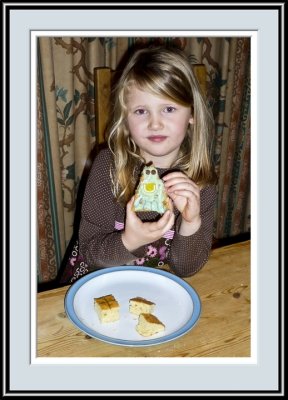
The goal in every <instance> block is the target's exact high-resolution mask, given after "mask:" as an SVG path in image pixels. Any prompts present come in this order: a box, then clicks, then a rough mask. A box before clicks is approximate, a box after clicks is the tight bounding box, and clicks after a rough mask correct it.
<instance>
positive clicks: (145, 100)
mask: <svg viewBox="0 0 288 400" xmlns="http://www.w3.org/2000/svg"><path fill="white" fill-rule="evenodd" d="M212 134H213V118H212V115H211V114H210V112H209V110H208V109H207V107H206V105H205V101H204V99H203V97H202V95H201V89H200V88H199V86H198V82H197V80H196V78H195V76H194V74H193V70H192V67H191V65H190V63H189V61H188V59H187V58H186V56H185V54H184V53H183V52H182V51H180V50H178V49H172V48H170V49H169V48H162V47H161V48H146V49H141V50H138V51H136V52H135V53H134V54H133V55H132V57H131V58H130V61H129V62H128V64H127V65H126V67H125V68H124V70H123V72H122V75H121V77H120V79H119V80H118V83H117V86H116V87H115V91H114V105H113V120H112V124H111V129H110V130H109V137H108V149H105V150H102V151H101V152H100V153H99V154H98V156H97V157H96V158H95V160H94V163H93V165H92V168H91V172H90V176H89V179H88V181H87V186H86V189H85V194H84V198H83V204H82V214H81V222H80V230H79V251H80V254H81V256H83V258H84V260H85V262H84V263H83V265H84V268H83V269H82V273H79V270H78V273H77V276H75V275H74V277H73V278H72V280H71V281H73V279H74V280H75V279H76V278H78V277H80V276H81V275H83V274H85V273H87V272H89V271H91V270H93V269H97V268H104V267H108V266H117V265H118V266H119V265H144V266H150V267H151V266H153V267H156V268H164V269H168V270H169V271H171V272H173V273H175V274H177V275H178V276H181V277H185V276H189V275H192V274H195V273H196V272H197V271H198V270H199V269H200V268H201V267H203V265H204V264H205V263H206V261H207V259H208V256H209V253H210V250H211V244H212V233H213V217H214V205H215V198H216V190H215V176H214V172H213V168H212V163H211V158H210V153H211V147H212ZM149 162H153V164H154V166H155V167H156V168H157V170H158V174H159V176H160V177H161V178H162V180H163V181H164V185H165V187H166V190H167V193H168V195H169V198H170V208H171V209H170V210H168V211H166V212H165V213H164V215H162V216H159V215H157V213H155V212H145V213H144V212H138V213H135V212H134V211H132V204H133V200H134V192H135V189H136V186H137V184H138V179H139V176H140V173H141V170H142V168H143V166H144V165H145V164H147V163H149Z"/></svg>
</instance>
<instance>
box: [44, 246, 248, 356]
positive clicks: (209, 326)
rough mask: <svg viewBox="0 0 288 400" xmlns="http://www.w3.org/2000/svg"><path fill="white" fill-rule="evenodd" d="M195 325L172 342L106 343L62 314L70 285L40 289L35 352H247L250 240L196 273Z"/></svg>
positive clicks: (216, 254)
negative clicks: (197, 303) (199, 306)
mask: <svg viewBox="0 0 288 400" xmlns="http://www.w3.org/2000/svg"><path fill="white" fill-rule="evenodd" d="M185 281H186V282H188V283H189V284H190V285H191V286H192V287H193V288H194V289H195V290H196V291H197V293H198V295H199V297H200V299H201V303H202V312H201V316H200V319H199V321H198V322H197V324H196V326H195V327H194V328H193V329H191V330H190V331H189V332H188V333H187V334H185V335H184V336H181V337H180V338H178V339H176V340H173V341H171V342H167V343H162V344H159V345H154V346H148V347H145V346H144V347H127V346H125V347H124V346H118V345H113V344H108V343H106V342H102V341H100V340H97V339H93V338H90V337H88V336H87V335H86V334H85V333H83V332H82V331H80V330H79V329H77V328H76V327H75V326H74V325H73V324H72V323H71V322H70V320H69V319H68V318H67V317H66V315H65V311H64V297H65V293H66V292H67V290H68V288H69V286H65V287H62V288H58V289H54V290H48V291H45V292H42V293H38V301H37V314H38V317H37V357H250V241H246V242H241V243H237V244H233V245H229V246H225V247H221V248H218V249H214V250H213V251H212V253H211V256H210V258H209V261H208V262H207V264H206V265H205V266H204V268H203V269H202V270H200V271H199V272H198V273H197V274H196V275H194V276H192V277H190V278H185Z"/></svg>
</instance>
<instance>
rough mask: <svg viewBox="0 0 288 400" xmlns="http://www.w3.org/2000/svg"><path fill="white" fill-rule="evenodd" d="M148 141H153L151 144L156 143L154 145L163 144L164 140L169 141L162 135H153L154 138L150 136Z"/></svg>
mask: <svg viewBox="0 0 288 400" xmlns="http://www.w3.org/2000/svg"><path fill="white" fill-rule="evenodd" d="M148 139H149V140H150V141H151V142H154V143H160V142H163V141H164V140H166V139H167V136H161V135H155V136H154V135H153V136H148Z"/></svg>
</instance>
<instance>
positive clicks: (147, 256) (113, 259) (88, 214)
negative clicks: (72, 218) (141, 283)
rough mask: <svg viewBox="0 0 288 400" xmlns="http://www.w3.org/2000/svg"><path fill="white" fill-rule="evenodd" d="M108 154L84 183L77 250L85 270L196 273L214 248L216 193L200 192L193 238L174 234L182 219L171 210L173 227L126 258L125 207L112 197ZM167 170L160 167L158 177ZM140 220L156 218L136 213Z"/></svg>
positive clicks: (99, 157)
mask: <svg viewBox="0 0 288 400" xmlns="http://www.w3.org/2000/svg"><path fill="white" fill-rule="evenodd" d="M112 165H113V158H112V153H111V152H110V150H109V149H105V150H102V151H101V152H100V153H99V154H98V155H97V157H96V158H95V160H94V162H93V165H92V168H91V171H90V175H89V178H88V181H87V185H86V189H85V193H84V198H83V203H82V212H81V221H80V229H79V251H80V254H81V255H82V256H83V257H84V259H85V261H86V263H87V264H88V266H89V270H91V271H92V270H94V269H99V268H105V267H111V266H121V265H139V266H148V267H155V268H161V269H167V270H169V271H171V272H173V273H175V274H177V275H178V276H181V277H185V276H189V275H193V274H195V273H196V272H197V271H198V270H199V269H200V268H202V267H203V265H204V264H205V263H206V261H207V260H208V257H209V253H210V250H211V245H212V232H213V218H214V205H215V200H216V188H215V186H213V185H209V186H206V187H205V188H203V189H202V190H201V193H200V196H201V197H200V213H201V226H200V228H199V229H198V231H197V232H196V233H194V234H193V235H191V236H182V235H180V234H179V233H178V231H179V226H180V224H181V215H180V214H179V212H178V211H177V210H175V211H174V212H175V217H176V218H175V225H174V228H173V229H171V230H169V231H168V232H167V233H165V234H164V236H163V237H162V238H161V239H159V240H158V241H157V242H153V243H150V244H149V245H146V246H143V247H140V248H138V249H137V250H136V251H135V252H133V254H132V253H130V252H129V251H128V250H127V249H126V248H125V246H124V245H123V242H122V239H121V232H122V231H123V230H124V229H125V207H123V206H122V205H120V204H119V203H118V202H117V201H116V199H115V198H114V195H113V193H112V183H111V178H110V170H111V167H112ZM167 171H168V170H167V169H161V168H158V172H159V176H160V177H161V176H162V175H163V174H164V173H165V172H167ZM137 215H138V216H139V218H141V219H142V220H144V218H145V220H146V219H147V220H152V219H153V218H155V213H154V212H151V213H150V212H149V213H147V212H146V213H137Z"/></svg>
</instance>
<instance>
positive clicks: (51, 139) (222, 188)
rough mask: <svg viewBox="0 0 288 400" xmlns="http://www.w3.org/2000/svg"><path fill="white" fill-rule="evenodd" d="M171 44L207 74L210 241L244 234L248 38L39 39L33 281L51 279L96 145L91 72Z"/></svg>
mask: <svg viewBox="0 0 288 400" xmlns="http://www.w3.org/2000/svg"><path fill="white" fill-rule="evenodd" d="M165 42H169V43H171V42H173V44H174V45H177V46H178V47H180V48H182V49H184V51H185V52H186V53H187V54H188V56H189V58H190V60H191V63H203V64H205V66H206V69H207V99H208V101H209V104H210V106H211V107H212V110H213V114H214V118H215V122H216V133H215V148H214V158H215V165H216V170H217V172H218V175H219V183H218V203H217V205H216V207H215V225H214V236H215V238H217V239H221V238H226V237H231V236H235V235H238V234H241V233H247V232H249V231H250V39H249V38H239V37H238V38H235V37H233V38H229V37H228V38H218V37H211V38H209V37H205V38H199V37H198V38H188V37H184V38H180V37H176V38H168V37H165V38H161V37H159V38H156V37H145V38H144V37H133V38H132V37H131V38H110V37H109V38H107V37H106V38H105V37H102V38H99V37H97V38H96V37H40V38H39V39H38V60H37V61H38V63H37V65H38V71H37V72H38V76H37V83H38V85H37V191H38V193H37V194H38V209H37V212H38V216H37V217H38V218H37V219H38V232H37V234H38V243H39V246H38V282H39V283H43V282H50V281H53V279H55V277H56V275H57V272H58V270H59V268H60V266H61V261H62V260H63V257H64V254H65V251H66V249H67V246H68V244H69V242H70V239H71V237H72V235H73V232H74V230H75V229H76V227H77V224H78V223H79V219H78V218H79V213H80V204H81V196H82V195H83V189H84V187H85V181H86V178H87V175H88V172H89V167H90V166H91V162H92V158H93V147H94V144H95V121H94V120H95V116H94V83H93V69H94V67H98V66H107V67H111V68H112V69H117V66H118V65H119V63H120V62H121V59H122V58H123V56H124V54H125V53H126V52H127V50H129V49H130V48H132V47H133V46H135V45H137V46H138V47H139V46H143V47H145V46H147V45H150V44H152V43H153V44H157V43H159V44H160V43H165Z"/></svg>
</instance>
